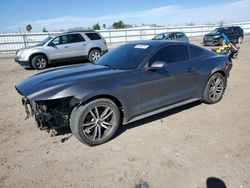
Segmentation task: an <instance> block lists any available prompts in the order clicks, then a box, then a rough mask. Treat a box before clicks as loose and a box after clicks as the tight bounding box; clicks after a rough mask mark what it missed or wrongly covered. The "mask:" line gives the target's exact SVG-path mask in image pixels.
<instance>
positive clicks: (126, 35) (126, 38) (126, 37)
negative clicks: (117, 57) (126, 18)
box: [125, 29, 128, 43]
mask: <svg viewBox="0 0 250 188" xmlns="http://www.w3.org/2000/svg"><path fill="white" fill-rule="evenodd" d="M125 40H126V43H127V42H128V33H127V29H126V30H125Z"/></svg>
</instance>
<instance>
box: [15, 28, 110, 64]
mask: <svg viewBox="0 0 250 188" xmlns="http://www.w3.org/2000/svg"><path fill="white" fill-rule="evenodd" d="M106 52H108V48H107V43H106V41H105V39H104V38H103V37H102V36H101V35H100V34H99V33H97V32H95V31H92V30H88V31H75V32H67V33H63V34H60V35H57V36H49V37H48V38H46V39H45V40H44V41H42V42H40V43H39V44H37V45H36V46H31V47H27V48H22V49H20V50H18V51H17V52H16V55H15V61H16V62H18V63H19V64H20V65H22V66H24V67H32V68H34V69H44V68H46V67H47V66H48V64H52V63H54V62H59V61H68V60H80V59H89V61H90V62H96V61H97V60H98V59H99V58H100V57H101V56H102V55H103V54H105V53H106Z"/></svg>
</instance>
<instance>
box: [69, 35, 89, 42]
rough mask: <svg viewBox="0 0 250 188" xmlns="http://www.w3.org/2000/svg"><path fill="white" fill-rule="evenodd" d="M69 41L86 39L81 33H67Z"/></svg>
mask: <svg viewBox="0 0 250 188" xmlns="http://www.w3.org/2000/svg"><path fill="white" fill-rule="evenodd" d="M67 41H68V43H75V42H82V41H85V39H84V38H83V36H82V35H80V34H71V35H67Z"/></svg>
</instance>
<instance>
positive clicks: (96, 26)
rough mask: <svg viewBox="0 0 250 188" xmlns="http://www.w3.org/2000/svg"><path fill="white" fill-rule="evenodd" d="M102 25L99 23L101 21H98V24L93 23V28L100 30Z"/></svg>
mask: <svg viewBox="0 0 250 188" xmlns="http://www.w3.org/2000/svg"><path fill="white" fill-rule="evenodd" d="M100 29H101V27H100V25H99V23H98V22H97V24H95V25H93V30H100Z"/></svg>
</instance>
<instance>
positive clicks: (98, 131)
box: [82, 105, 117, 141]
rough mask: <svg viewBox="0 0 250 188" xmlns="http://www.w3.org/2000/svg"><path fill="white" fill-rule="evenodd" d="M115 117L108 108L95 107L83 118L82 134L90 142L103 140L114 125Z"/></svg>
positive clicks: (103, 106)
mask: <svg viewBox="0 0 250 188" xmlns="http://www.w3.org/2000/svg"><path fill="white" fill-rule="evenodd" d="M116 118H117V117H116V116H115V113H114V111H113V110H112V109H111V108H110V107H109V106H105V105H102V106H95V107H94V108H92V109H91V110H89V112H88V113H87V115H86V116H85V118H84V121H83V124H82V131H83V134H84V135H85V136H86V137H87V138H88V139H90V140H94V141H96V140H102V139H105V138H106V137H107V136H108V135H109V133H110V131H111V129H112V127H113V126H114V125H115V122H116Z"/></svg>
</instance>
